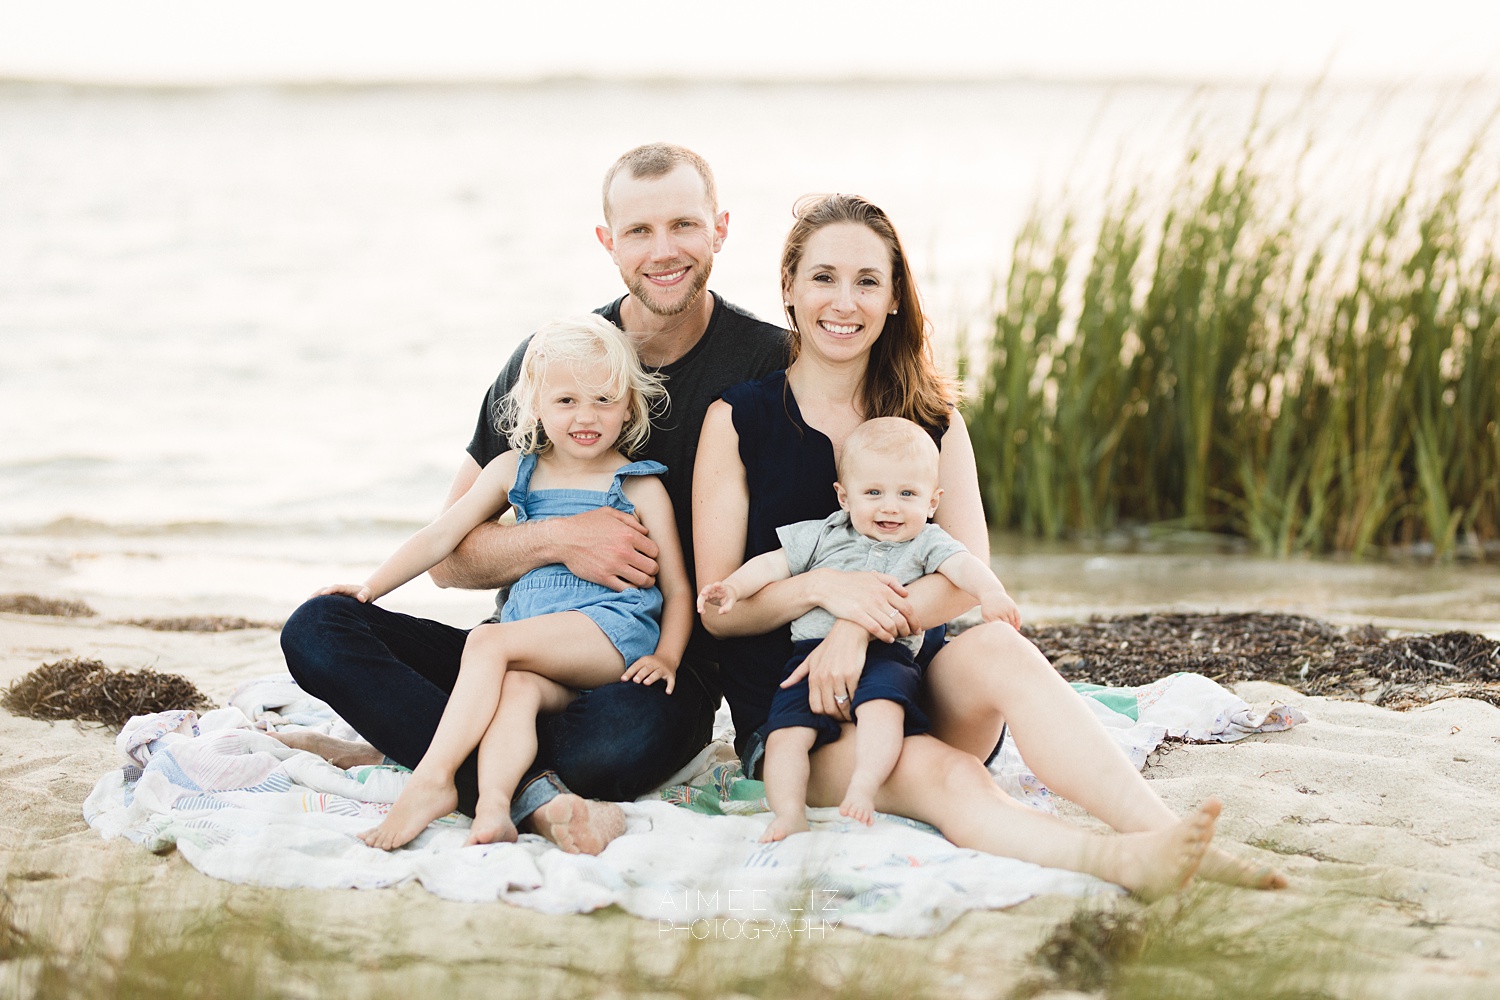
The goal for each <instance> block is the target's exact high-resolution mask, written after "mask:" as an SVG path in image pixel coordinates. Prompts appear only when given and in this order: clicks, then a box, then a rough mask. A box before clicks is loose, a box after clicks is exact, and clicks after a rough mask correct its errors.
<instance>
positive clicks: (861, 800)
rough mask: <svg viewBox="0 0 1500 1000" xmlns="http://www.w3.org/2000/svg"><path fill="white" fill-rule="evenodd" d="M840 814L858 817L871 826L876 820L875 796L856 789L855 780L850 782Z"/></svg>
mask: <svg viewBox="0 0 1500 1000" xmlns="http://www.w3.org/2000/svg"><path fill="white" fill-rule="evenodd" d="M839 815H840V816H848V817H849V818H850V819H857V820H859V821H860V822H861V823H863V824H864V825H865V826H870V825H871V824H873V823H874V822H875V796H874V795H873V794H868V795H867V794H864V793H862V792H859V791H855V789H854V784H853V782H850V784H849V791H848V792H846V793H845V794H844V801H842V802H840V803H839ZM804 829H806V827H805V826H804Z"/></svg>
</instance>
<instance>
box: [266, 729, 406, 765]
mask: <svg viewBox="0 0 1500 1000" xmlns="http://www.w3.org/2000/svg"><path fill="white" fill-rule="evenodd" d="M266 735H267V736H269V737H271V738H272V739H275V740H280V741H281V742H282V743H285V744H286V745H287V746H289V747H291V748H292V749H293V750H306V751H307V752H309V753H315V754H317V755H318V756H319V757H322V758H323V759H324V760H326V761H328V763H330V764H332V765H333V766H334V767H341V768H343V769H344V770H346V771H347V770H348V769H349V768H351V767H358V766H360V765H361V764H381V763H384V762H385V754H383V753H381V752H380V751H379V750H376V749H375V748H374V747H372V746H370V744H368V743H361V742H359V741H357V740H341V739H339V738H338V737H336V736H328V735H326V734H324V733H314V732H308V731H294V732H287V733H272V732H267V733H266Z"/></svg>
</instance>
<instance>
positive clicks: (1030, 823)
mask: <svg viewBox="0 0 1500 1000" xmlns="http://www.w3.org/2000/svg"><path fill="white" fill-rule="evenodd" d="M854 756H855V755H854V753H853V747H852V741H850V740H840V741H838V742H836V743H830V744H828V745H826V746H824V747H822V748H820V749H819V750H817V751H816V752H814V753H813V755H812V775H811V781H810V783H809V786H808V799H809V801H810V802H812V803H814V804H818V805H828V804H831V803H832V802H834V801H835V800H836V799H837V798H838V796H839V795H840V793H841V791H842V789H843V788H844V787H846V786H847V784H848V780H849V777H850V776H851V775H852V774H853V772H854V767H855V761H854ZM875 805H876V808H878V809H880V810H881V811H883V812H892V813H897V814H899V815H902V816H910V817H912V818H914V819H920V820H923V821H925V822H928V823H931V824H932V825H933V826H936V827H937V828H938V829H939V830H941V831H942V832H943V835H944V836H945V837H947V838H948V839H949V840H951V841H953V843H955V844H957V845H959V846H960V847H971V848H973V849H975V850H980V851H986V852H988V853H990V854H997V855H1001V856H1003V857H1008V858H1016V859H1018V860H1021V861H1029V862H1031V863H1033V864H1038V865H1044V866H1046V867H1049V868H1064V869H1067V870H1069V871H1078V872H1085V873H1087V874H1090V875H1096V876H1098V877H1099V878H1103V879H1106V880H1108V881H1110V882H1114V883H1116V884H1118V885H1122V886H1124V887H1125V888H1127V889H1129V890H1131V891H1132V892H1135V893H1137V894H1139V895H1141V896H1144V897H1146V898H1148V899H1149V898H1155V897H1157V896H1161V895H1164V894H1166V893H1169V892H1173V891H1175V890H1177V889H1179V888H1181V887H1182V886H1184V885H1186V884H1187V882H1188V880H1189V879H1191V878H1192V877H1193V874H1194V873H1195V872H1196V871H1197V870H1198V866H1199V865H1200V864H1201V863H1202V861H1203V856H1204V854H1205V853H1206V852H1207V850H1208V847H1209V843H1210V841H1211V840H1212V839H1213V831H1214V822H1215V820H1216V819H1217V818H1218V815H1219V809H1220V805H1219V802H1218V800H1217V799H1209V800H1208V801H1207V802H1205V803H1203V805H1201V806H1200V807H1199V808H1198V809H1197V810H1195V811H1194V812H1193V813H1191V814H1190V815H1189V816H1187V817H1186V818H1185V819H1181V820H1176V821H1174V822H1173V823H1172V824H1171V825H1170V826H1167V827H1165V828H1163V829H1159V830H1152V831H1149V832H1143V833H1128V834H1112V835H1100V834H1096V833H1090V832H1089V831H1087V830H1084V829H1081V828H1079V827H1076V826H1073V825H1072V824H1070V823H1068V822H1066V821H1065V820H1062V819H1059V818H1058V817H1056V816H1051V815H1049V814H1047V813H1044V812H1040V811H1038V810H1035V809H1032V808H1029V807H1028V806H1024V805H1022V804H1020V803H1019V802H1016V801H1015V800H1013V799H1011V798H1010V796H1008V795H1006V794H1005V793H1004V792H1002V791H1001V790H1000V789H999V787H997V786H996V785H995V783H994V781H993V780H992V779H991V778H990V775H989V772H988V771H986V770H985V769H984V765H983V764H981V763H979V761H978V759H976V758H975V757H974V756H973V755H971V754H967V753H964V752H963V751H960V750H955V749H954V748H952V747H950V746H947V745H946V744H943V743H941V742H939V741H938V740H936V739H933V738H932V737H930V736H912V737H908V738H907V739H906V740H904V741H903V743H902V748H901V755H900V757H899V759H898V760H897V761H896V767H895V769H894V770H893V771H892V772H891V776H890V779H889V780H888V781H886V783H885V784H884V785H883V786H881V788H880V791H879V792H878V793H877V794H876V796H875Z"/></svg>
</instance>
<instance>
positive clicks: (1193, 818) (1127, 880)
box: [1114, 798, 1224, 900]
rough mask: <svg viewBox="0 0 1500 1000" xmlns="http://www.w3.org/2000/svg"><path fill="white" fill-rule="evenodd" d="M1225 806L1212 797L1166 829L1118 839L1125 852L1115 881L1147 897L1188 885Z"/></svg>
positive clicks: (1160, 894)
mask: <svg viewBox="0 0 1500 1000" xmlns="http://www.w3.org/2000/svg"><path fill="white" fill-rule="evenodd" d="M1223 808H1224V804H1223V803H1222V802H1220V801H1219V800H1218V799H1215V798H1211V799H1208V800H1207V801H1206V802H1204V803H1203V804H1202V805H1201V806H1199V807H1198V808H1197V809H1196V810H1194V811H1193V812H1192V813H1191V814H1189V815H1187V816H1185V817H1183V818H1182V819H1180V820H1178V821H1177V822H1176V823H1174V824H1173V825H1171V826H1169V827H1167V828H1166V829H1164V830H1152V831H1150V832H1148V833H1129V834H1124V835H1122V836H1120V837H1119V838H1117V839H1118V841H1119V842H1120V846H1121V847H1122V848H1124V853H1123V854H1122V856H1121V858H1120V860H1121V862H1122V864H1121V867H1120V871H1119V877H1118V878H1116V879H1114V881H1116V882H1118V883H1119V884H1120V885H1123V886H1124V887H1125V888H1127V889H1129V890H1130V891H1131V892H1133V893H1135V894H1136V895H1137V896H1140V897H1141V898H1143V899H1146V900H1153V899H1160V898H1161V897H1162V896H1166V895H1168V894H1170V893H1173V892H1176V891H1177V890H1179V889H1181V888H1183V887H1184V886H1186V885H1187V884H1188V881H1189V880H1190V879H1192V877H1193V874H1194V873H1195V872H1197V870H1198V867H1199V865H1201V864H1202V863H1203V856H1204V855H1205V854H1206V853H1208V848H1209V844H1210V842H1211V841H1212V840H1213V837H1214V824H1215V822H1217V821H1218V818H1219V812H1220V811H1221V810H1222V809H1223Z"/></svg>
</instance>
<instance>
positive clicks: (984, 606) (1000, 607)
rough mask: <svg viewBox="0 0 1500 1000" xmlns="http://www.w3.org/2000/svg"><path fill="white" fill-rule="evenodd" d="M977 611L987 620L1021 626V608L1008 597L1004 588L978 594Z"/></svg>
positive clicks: (1013, 626) (1015, 627) (1012, 626)
mask: <svg viewBox="0 0 1500 1000" xmlns="http://www.w3.org/2000/svg"><path fill="white" fill-rule="evenodd" d="M979 611H980V613H981V614H983V615H984V620H985V621H987V622H994V621H1003V622H1008V623H1009V624H1010V627H1011V628H1014V629H1019V628H1020V627H1021V609H1020V608H1018V607H1016V602H1015V601H1013V600H1011V599H1010V595H1009V594H1007V593H1006V592H1005V588H1004V587H1001V588H1000V589H998V590H989V591H985V592H984V593H983V594H981V595H979Z"/></svg>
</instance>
